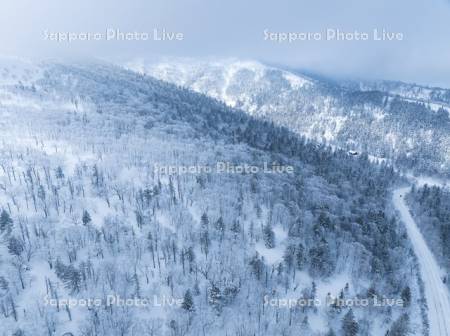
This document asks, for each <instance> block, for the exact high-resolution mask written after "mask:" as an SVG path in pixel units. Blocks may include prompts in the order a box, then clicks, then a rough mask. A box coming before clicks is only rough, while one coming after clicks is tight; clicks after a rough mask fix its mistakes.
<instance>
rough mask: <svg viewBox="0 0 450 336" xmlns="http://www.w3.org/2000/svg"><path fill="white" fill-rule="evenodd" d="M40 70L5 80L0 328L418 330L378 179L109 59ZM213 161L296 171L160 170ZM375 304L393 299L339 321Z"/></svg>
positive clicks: (380, 173) (416, 305) (398, 238)
mask: <svg viewBox="0 0 450 336" xmlns="http://www.w3.org/2000/svg"><path fill="white" fill-rule="evenodd" d="M37 67H38V68H39V69H40V73H41V75H40V76H38V77H37V78H36V79H35V80H34V81H31V82H29V83H27V84H23V85H19V84H18V82H12V83H11V82H8V83H5V84H3V85H1V90H3V91H2V92H4V96H2V97H1V98H0V127H1V129H2V132H1V133H0V207H1V209H2V211H1V215H0V234H1V237H0V238H1V240H0V265H1V268H0V313H1V314H0V320H1V321H0V322H1V323H0V325H1V329H0V335H2V336H3V335H5V336H6V335H8V336H10V335H11V334H13V333H15V334H16V335H33V336H34V335H38V336H39V335H62V334H64V333H66V332H71V333H73V334H74V335H108V336H109V335H201V334H207V335H230V334H240V335H279V334H280V332H281V333H282V334H285V335H290V334H299V333H302V334H305V335H323V334H325V333H327V332H331V330H333V331H334V332H335V333H336V334H338V335H342V334H343V333H344V332H346V330H345V328H347V326H348V324H345V323H343V322H342V321H343V319H344V320H345V321H347V322H349V323H350V324H351V325H352V326H355V325H357V326H358V328H359V329H360V330H361V332H362V333H365V334H368V335H381V336H382V335H384V334H385V333H386V331H387V330H389V329H390V330H394V331H395V330H405V328H412V329H414V330H424V331H425V330H426V325H425V324H424V323H423V321H422V319H421V309H423V307H422V305H421V302H422V301H421V294H420V288H419V287H420V284H419V281H418V278H417V274H416V273H415V272H412V271H411V270H413V269H414V258H413V256H412V255H411V253H410V245H409V242H408V241H407V240H406V239H405V238H404V234H405V232H404V230H403V229H402V226H401V225H399V223H397V222H396V221H395V219H394V218H393V217H392V216H391V215H390V214H389V212H388V211H387V210H386V206H387V204H388V203H389V200H388V196H389V188H390V187H391V185H392V184H393V183H395V182H396V181H397V179H398V178H399V177H398V176H397V175H396V174H395V173H394V171H393V170H392V169H390V168H388V167H385V166H383V165H375V164H373V163H371V162H370V160H369V159H368V158H367V157H366V156H364V155H362V156H359V157H350V156H348V155H347V153H346V152H345V151H340V150H336V151H332V150H331V149H330V148H328V147H325V146H321V145H318V144H316V143H312V142H311V143H310V142H306V141H304V139H301V138H299V137H298V136H297V135H295V134H293V133H291V132H290V131H288V130H287V129H285V128H280V127H276V126H274V125H272V124H271V123H268V122H264V121H260V120H257V119H253V118H250V117H249V116H248V115H246V114H245V113H242V112H241V111H238V110H235V109H230V108H228V107H227V106H225V105H224V104H221V103H219V102H217V101H216V100H213V99H210V98H208V97H206V96H204V95H200V94H196V93H193V92H192V91H190V90H185V89H182V88H178V87H175V86H174V85H171V84H167V83H164V82H161V81H158V80H156V79H153V78H150V77H148V76H141V75H137V74H136V73H133V72H129V71H125V70H123V69H121V68H118V67H114V66H111V65H108V64H104V63H95V62H92V63H80V64H60V63H50V62H47V63H45V64H44V65H38V66H37ZM297 85H301V84H300V83H297ZM306 85H309V84H306ZM6 97H7V98H6ZM5 102H9V103H7V104H6V103H5ZM218 162H227V163H228V164H230V165H232V166H239V165H243V164H250V165H254V166H257V167H263V166H264V164H269V165H271V164H273V163H274V162H276V163H277V164H278V165H289V166H292V167H293V168H294V173H293V174H289V173H274V172H272V173H267V172H264V171H257V172H256V173H242V172H239V171H238V172H233V171H228V172H220V173H218V172H215V171H214V170H213V171H212V172H206V171H205V170H202V169H204V168H199V170H198V171H195V172H194V173H186V172H184V173H181V172H178V171H176V172H175V173H172V174H167V173H165V172H164V169H163V170H161V169H160V168H158V167H175V168H180V167H205V166H206V167H216V166H217V163H218ZM393 270H395V272H393ZM43 295H44V297H43ZM45 295H46V296H47V299H51V300H53V301H52V302H58V303H59V305H55V304H50V303H48V302H47V301H48V300H46V299H45ZM110 295H113V296H117V295H120V297H122V298H127V299H132V300H136V299H147V301H148V300H150V302H151V304H148V305H145V306H144V307H142V306H136V305H127V304H122V305H119V304H106V302H105V301H106V299H107V298H108V296H110ZM155 297H156V298H157V303H161V302H162V301H164V303H165V304H164V305H161V304H159V305H157V304H156V303H155V301H154V300H155ZM333 297H341V298H342V299H343V298H345V299H348V300H349V301H348V302H347V301H346V302H347V303H342V304H333V305H327V304H325V302H326V299H327V298H328V299H330V298H333ZM375 297H376V298H377V299H378V300H385V299H399V298H404V299H405V301H404V303H403V304H401V305H394V306H392V307H389V305H384V306H374V305H371V306H369V307H353V309H352V310H350V307H351V306H350V305H351V302H352V300H354V299H356V298H366V299H367V300H369V301H371V300H372V301H373V300H374V298H375ZM89 298H92V299H98V300H100V303H99V304H98V305H92V306H90V307H88V308H86V307H83V306H80V305H71V306H68V305H67V304H64V303H63V302H60V300H66V301H67V300H68V299H72V300H76V301H75V302H80V301H79V300H83V299H84V300H87V299H89ZM177 299H180V300H181V301H182V303H181V304H176V303H174V301H173V300H177ZM300 299H302V300H314V299H316V300H319V301H320V304H317V306H314V305H310V306H305V307H300V306H298V305H297V306H296V305H294V306H291V307H288V306H286V305H283V302H286V301H285V300H291V302H292V301H294V302H299V301H298V300H300ZM266 301H269V302H272V303H273V302H275V303H278V304H266V303H265V302H266ZM133 302H134V301H133ZM344 317H345V318H344Z"/></svg>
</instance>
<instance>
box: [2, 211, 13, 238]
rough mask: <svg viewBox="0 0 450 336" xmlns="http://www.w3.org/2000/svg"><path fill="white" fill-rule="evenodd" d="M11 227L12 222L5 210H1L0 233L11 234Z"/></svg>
mask: <svg viewBox="0 0 450 336" xmlns="http://www.w3.org/2000/svg"><path fill="white" fill-rule="evenodd" d="M12 226H13V220H12V219H11V216H10V215H9V213H8V212H6V210H2V213H1V214H0V233H4V232H7V233H8V232H11V230H12Z"/></svg>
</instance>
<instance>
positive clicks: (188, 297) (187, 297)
mask: <svg viewBox="0 0 450 336" xmlns="http://www.w3.org/2000/svg"><path fill="white" fill-rule="evenodd" d="M181 307H182V308H183V309H184V310H186V311H188V312H193V311H194V310H195V308H194V300H193V298H192V294H191V291H190V290H189V289H188V290H187V291H186V293H184V297H183V303H182V304H181Z"/></svg>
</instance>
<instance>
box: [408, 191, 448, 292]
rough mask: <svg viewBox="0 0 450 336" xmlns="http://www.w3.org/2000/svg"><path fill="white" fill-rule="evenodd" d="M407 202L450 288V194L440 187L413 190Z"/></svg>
mask: <svg viewBox="0 0 450 336" xmlns="http://www.w3.org/2000/svg"><path fill="white" fill-rule="evenodd" d="M407 200H408V201H409V203H410V204H411V208H412V209H414V211H413V212H414V216H415V217H416V218H417V221H418V223H420V229H421V231H422V233H423V235H424V236H425V237H426V239H427V241H428V242H429V245H430V247H431V249H432V251H433V253H434V255H435V256H436V257H437V258H438V260H439V264H440V265H441V267H442V271H443V275H442V278H443V279H444V282H445V283H446V284H447V286H448V287H449V288H450V282H449V281H448V279H450V192H449V190H448V189H445V188H441V187H439V186H428V185H426V184H425V185H424V186H423V187H420V188H414V189H412V191H411V193H410V194H409V195H408V198H407Z"/></svg>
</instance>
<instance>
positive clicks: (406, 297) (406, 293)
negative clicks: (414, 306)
mask: <svg viewBox="0 0 450 336" xmlns="http://www.w3.org/2000/svg"><path fill="white" fill-rule="evenodd" d="M401 298H402V300H403V307H409V306H410V304H411V289H410V288H409V286H406V287H405V288H404V289H403V290H402V293H401Z"/></svg>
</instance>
